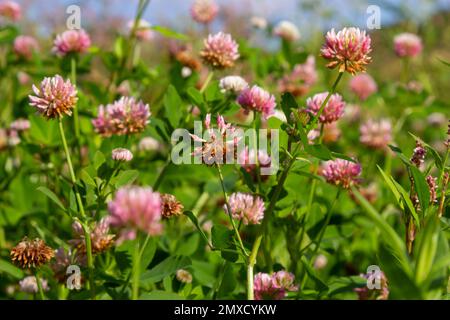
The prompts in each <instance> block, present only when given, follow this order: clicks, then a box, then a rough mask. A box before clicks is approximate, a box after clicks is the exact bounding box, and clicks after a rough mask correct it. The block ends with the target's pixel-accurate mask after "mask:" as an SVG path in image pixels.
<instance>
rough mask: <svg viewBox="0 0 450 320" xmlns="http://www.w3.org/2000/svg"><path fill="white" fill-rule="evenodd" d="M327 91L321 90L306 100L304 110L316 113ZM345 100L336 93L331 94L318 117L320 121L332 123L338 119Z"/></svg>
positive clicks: (342, 112) (341, 114)
mask: <svg viewBox="0 0 450 320" xmlns="http://www.w3.org/2000/svg"><path fill="white" fill-rule="evenodd" d="M327 95H328V92H322V93H318V94H316V95H314V96H313V97H310V98H308V99H307V100H306V111H308V112H310V113H311V114H313V115H317V114H318V112H319V110H320V107H321V106H322V103H323V102H324V101H325V99H326V97H327ZM344 108H345V102H344V100H343V99H342V96H341V95H340V94H338V93H335V94H332V95H331V97H330V99H329V100H328V102H327V104H326V105H325V107H324V109H323V112H322V114H321V115H320V117H319V122H320V123H323V124H325V123H332V122H335V121H337V120H339V119H340V118H341V117H342V116H343V115H344Z"/></svg>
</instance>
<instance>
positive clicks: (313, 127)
mask: <svg viewBox="0 0 450 320" xmlns="http://www.w3.org/2000/svg"><path fill="white" fill-rule="evenodd" d="M343 74H344V73H343V72H339V75H338V76H337V78H336V81H334V84H333V86H332V87H331V90H330V92H328V95H327V97H326V98H325V100H324V101H323V102H322V105H321V106H320V109H319V111H318V112H317V115H316V116H315V117H314V119H313V121H312V122H311V124H310V126H309V129H308V131H311V130H314V129H315V128H316V126H317V123H318V122H319V118H320V116H321V115H322V113H323V110H324V109H325V106H326V105H327V103H328V100H330V98H331V96H332V95H333V94H334V93H335V92H336V87H337V85H338V83H339V81H341V78H342V76H343Z"/></svg>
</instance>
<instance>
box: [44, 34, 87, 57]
mask: <svg viewBox="0 0 450 320" xmlns="http://www.w3.org/2000/svg"><path fill="white" fill-rule="evenodd" d="M90 46H91V38H90V37H89V35H88V34H87V33H86V31H84V30H67V31H64V32H63V33H61V34H59V35H57V36H56V39H55V41H54V42H53V52H54V53H56V54H57V55H59V56H61V57H63V56H65V55H67V54H69V53H84V52H86V51H87V50H88V49H89V47H90Z"/></svg>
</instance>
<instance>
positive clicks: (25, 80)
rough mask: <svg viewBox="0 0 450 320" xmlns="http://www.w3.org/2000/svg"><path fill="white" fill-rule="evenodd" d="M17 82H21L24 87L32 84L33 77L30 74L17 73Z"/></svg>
mask: <svg viewBox="0 0 450 320" xmlns="http://www.w3.org/2000/svg"><path fill="white" fill-rule="evenodd" d="M17 80H19V83H20V84H21V85H23V86H25V85H28V84H30V82H31V77H30V75H29V74H28V73H26V72H23V71H19V72H17Z"/></svg>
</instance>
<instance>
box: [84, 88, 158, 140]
mask: <svg viewBox="0 0 450 320" xmlns="http://www.w3.org/2000/svg"><path fill="white" fill-rule="evenodd" d="M150 115H151V112H150V107H149V106H148V104H145V103H144V102H142V100H139V101H138V100H136V99H134V98H132V97H122V98H120V99H119V100H117V101H115V102H114V103H113V104H108V105H107V106H106V107H105V106H103V105H101V106H100V107H99V108H98V115H97V118H96V119H93V120H92V124H93V125H94V127H95V131H96V132H97V133H99V134H101V135H102V136H105V137H110V136H112V135H119V136H120V135H126V134H135V133H139V132H142V131H144V129H145V127H146V126H147V124H148V123H149V122H150V121H149V117H150Z"/></svg>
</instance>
